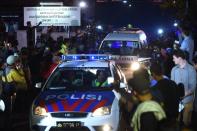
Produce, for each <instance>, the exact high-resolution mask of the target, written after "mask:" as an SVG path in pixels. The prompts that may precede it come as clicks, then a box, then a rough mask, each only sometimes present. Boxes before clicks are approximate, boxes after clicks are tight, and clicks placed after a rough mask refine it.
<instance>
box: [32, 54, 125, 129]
mask: <svg viewBox="0 0 197 131" xmlns="http://www.w3.org/2000/svg"><path fill="white" fill-rule="evenodd" d="M80 57H85V58H86V60H78V59H81V58H80ZM87 58H89V60H87ZM107 58H108V56H105V55H94V56H92V55H80V56H77V55H67V56H64V59H70V60H72V61H66V62H62V63H61V64H60V65H58V67H57V68H56V69H55V70H54V71H53V73H52V74H51V76H50V77H49V79H48V80H47V82H46V83H45V84H44V86H43V88H42V90H41V92H40V94H39V95H38V96H37V97H36V99H35V100H34V102H33V104H32V108H31V113H30V128H31V130H39V131H53V130H58V131H63V130H66V131H75V130H77V131H116V130H117V129H118V128H119V118H120V109H119V101H118V100H117V99H116V97H115V96H114V94H113V92H112V85H111V84H112V83H113V85H114V84H115V83H116V84H118V87H119V88H127V83H126V79H125V76H124V74H123V73H122V71H121V70H120V68H119V67H118V66H117V65H116V64H115V63H114V62H113V61H109V60H106V59H107ZM73 59H74V60H73ZM95 59H101V60H95ZM98 71H102V72H104V73H105V74H106V81H107V84H106V85H105V86H96V87H95V86H93V84H92V83H93V82H94V80H95V79H96V75H97V72H98Z"/></svg>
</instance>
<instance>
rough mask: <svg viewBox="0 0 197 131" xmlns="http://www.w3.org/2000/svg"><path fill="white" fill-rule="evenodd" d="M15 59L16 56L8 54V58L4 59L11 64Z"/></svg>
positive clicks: (16, 58)
mask: <svg viewBox="0 0 197 131" xmlns="http://www.w3.org/2000/svg"><path fill="white" fill-rule="evenodd" d="M17 60H18V57H17V56H14V55H10V56H8V58H7V59H6V63H7V64H8V65H13V64H14V63H15V62H16V61H17Z"/></svg>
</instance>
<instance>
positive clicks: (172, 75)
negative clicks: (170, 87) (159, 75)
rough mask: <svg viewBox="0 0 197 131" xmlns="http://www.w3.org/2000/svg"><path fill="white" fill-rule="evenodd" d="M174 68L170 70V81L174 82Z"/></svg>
mask: <svg viewBox="0 0 197 131" xmlns="http://www.w3.org/2000/svg"><path fill="white" fill-rule="evenodd" d="M174 74H175V67H174V68H172V70H171V80H172V81H175V75H174Z"/></svg>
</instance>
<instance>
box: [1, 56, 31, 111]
mask: <svg viewBox="0 0 197 131" xmlns="http://www.w3.org/2000/svg"><path fill="white" fill-rule="evenodd" d="M19 60H20V59H19V56H14V55H10V56H8V58H7V59H6V63H7V66H6V67H5V70H4V75H3V77H2V81H3V82H4V83H12V85H14V88H15V90H16V93H14V94H12V96H13V97H14V98H15V97H16V98H15V99H16V100H15V103H14V107H13V109H14V110H15V111H24V110H25V107H26V106H27V90H28V88H27V82H26V79H25V75H24V71H23V69H22V66H21V63H20V61H19ZM12 96H11V97H12ZM11 109H12V108H11ZM26 110H27V109H26Z"/></svg>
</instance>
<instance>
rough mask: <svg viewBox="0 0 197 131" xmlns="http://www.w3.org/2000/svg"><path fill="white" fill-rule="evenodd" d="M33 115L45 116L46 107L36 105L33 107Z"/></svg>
mask: <svg viewBox="0 0 197 131" xmlns="http://www.w3.org/2000/svg"><path fill="white" fill-rule="evenodd" d="M34 115H39V116H47V112H46V109H45V108H43V107H41V106H37V107H35V109H34Z"/></svg>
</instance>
